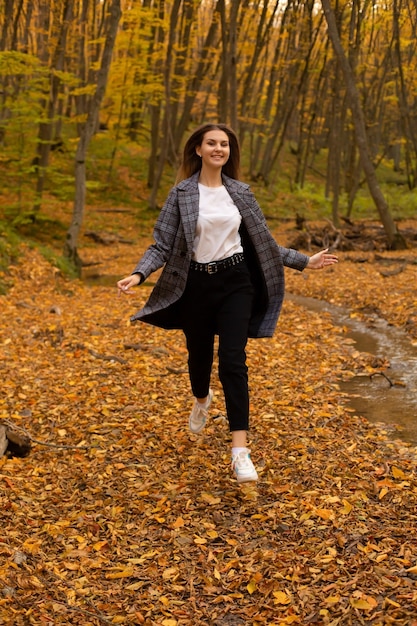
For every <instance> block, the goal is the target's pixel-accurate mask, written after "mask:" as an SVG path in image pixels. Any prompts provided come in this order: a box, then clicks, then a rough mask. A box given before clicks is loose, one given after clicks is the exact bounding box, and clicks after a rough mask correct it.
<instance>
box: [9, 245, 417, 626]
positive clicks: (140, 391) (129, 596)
mask: <svg viewBox="0 0 417 626" xmlns="http://www.w3.org/2000/svg"><path fill="white" fill-rule="evenodd" d="M117 262H118V263H119V262H120V260H119V259H118V261H117ZM25 267H31V268H33V270H32V272H31V278H30V280H28V278H27V277H26V273H25V270H24V268H23V267H22V266H17V267H16V268H15V270H14V271H15V277H18V278H19V288H18V289H17V288H15V289H13V290H12V291H11V292H10V293H9V294H8V295H7V296H6V297H3V298H1V307H2V324H1V325H0V346H1V350H2V357H3V358H2V360H1V363H0V370H1V374H2V387H1V395H0V419H3V420H6V419H7V420H10V421H13V423H14V424H15V426H16V428H22V429H25V430H26V431H27V432H29V433H30V435H31V437H32V438H33V440H35V441H36V442H37V443H33V441H32V451H31V453H30V454H29V456H27V457H26V458H8V457H3V458H2V459H0V517H1V526H0V623H2V621H3V622H4V623H6V624H7V623H13V624H16V626H20V625H22V626H23V625H24V624H28V623H31V624H45V623H51V624H54V625H55V624H74V625H75V624H79V625H82V626H89V625H93V626H96V625H100V624H145V625H148V626H153V625H163V626H176V625H178V626H186V625H189V626H194V625H195V624H210V625H211V626H217V625H221V626H227V625H228V624H230V625H247V624H250V625H254V626H257V625H261V624H268V625H274V626H275V625H281V624H301V625H303V624H308V623H316V624H332V623H333V624H350V623H352V624H354V623H358V624H359V623H366V622H372V621H373V623H395V624H398V625H399V626H401V625H404V626H405V625H407V626H408V625H409V624H410V623H412V622H411V620H412V619H413V616H415V614H416V611H417V594H416V592H415V584H416V579H417V548H416V542H415V540H414V534H413V533H414V532H415V511H416V504H417V483H416V479H415V464H416V462H415V453H414V451H413V450H412V448H411V447H410V446H408V447H407V446H402V447H400V446H398V445H397V444H395V443H394V442H392V441H389V440H387V439H386V438H385V437H383V436H382V435H381V433H380V430H379V429H378V428H377V427H375V426H372V425H370V424H368V423H367V422H366V421H365V420H364V419H362V418H360V417H359V416H356V415H355V414H353V413H352V412H351V411H349V410H348V409H347V408H346V406H345V405H344V402H343V397H342V395H341V393H340V390H339V388H338V383H337V381H338V376H340V375H341V373H342V372H343V371H346V369H347V368H349V367H352V368H353V367H354V364H355V363H357V358H358V357H355V356H352V355H354V351H353V350H352V347H351V345H350V344H349V342H344V340H343V332H342V330H340V329H336V328H334V327H333V326H332V324H331V322H330V320H329V319H328V317H326V316H318V315H315V314H313V313H311V312H306V311H304V310H303V309H301V308H299V307H297V306H294V305H290V306H289V305H284V311H283V315H282V318H281V321H280V325H279V327H278V330H277V333H276V336H275V337H274V338H273V339H272V340H268V341H250V342H249V344H248V364H249V368H250V381H251V413H252V429H251V448H252V458H253V459H254V462H255V465H256V467H257V469H258V472H259V475H260V481H259V484H258V486H254V485H250V484H248V485H242V486H240V487H239V486H238V485H237V484H236V482H235V480H234V479H233V477H232V475H231V473H230V457H229V445H230V436H229V433H228V429H227V424H225V423H224V420H221V419H219V416H221V415H224V413H225V409H224V405H223V400H222V394H221V388H220V384H219V381H218V379H217V377H216V373H215V371H214V373H213V381H212V382H213V386H214V388H215V391H216V395H215V400H214V403H213V407H214V408H213V418H214V417H216V418H217V419H213V420H209V423H208V425H207V427H206V430H205V432H204V433H203V434H202V435H201V436H200V437H195V436H193V435H190V434H189V433H188V430H187V417H188V411H189V409H190V391H189V383H188V379H187V375H186V373H185V372H186V351H185V349H184V341H183V338H182V336H181V334H180V333H176V332H165V331H160V330H158V329H154V328H151V327H147V326H145V325H140V326H134V327H129V326H128V325H127V324H126V320H127V319H128V317H129V314H130V313H131V312H132V309H134V308H135V306H139V305H140V304H141V303H142V302H143V301H144V299H145V297H146V295H147V293H148V292H149V288H147V287H143V288H142V290H138V292H137V295H135V297H134V303H132V300H127V299H117V297H116V295H115V290H114V291H113V290H112V289H110V288H109V287H100V286H96V287H86V286H85V285H83V284H82V283H80V282H76V281H75V282H66V281H64V280H62V279H60V278H59V277H58V276H57V275H56V274H55V273H54V272H53V271H52V270H51V268H50V267H49V265H48V264H46V263H45V262H44V261H42V259H41V258H40V257H39V256H38V255H36V253H35V252H34V251H28V252H27V257H26V260H25ZM326 280H327V278H325V281H326ZM335 280H336V279H335V275H333V276H332V281H333V284H334V289H335V293H337V292H338V290H339V288H340V285H339V283H337V282H336V283H335ZM384 280H387V279H386V278H385V279H384ZM346 281H347V278H346V276H345V275H344V277H343V288H345V289H346ZM353 282H354V281H353ZM3 315H4V317H3ZM3 320H6V321H7V325H5V322H4V321H3ZM132 345H135V346H140V348H138V349H134V350H133V349H131V346H132ZM97 355H101V356H105V357H108V358H100V357H97ZM116 357H117V358H116ZM355 359H356V361H355ZM42 444H45V445H42ZM46 444H47V445H46ZM60 446H62V447H60ZM7 620H9V621H7ZM10 620H12V621H10ZM384 620H385V621H384Z"/></svg>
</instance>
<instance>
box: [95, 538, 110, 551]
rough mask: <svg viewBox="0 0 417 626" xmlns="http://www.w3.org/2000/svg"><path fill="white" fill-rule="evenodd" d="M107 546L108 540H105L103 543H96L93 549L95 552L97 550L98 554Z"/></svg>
mask: <svg viewBox="0 0 417 626" xmlns="http://www.w3.org/2000/svg"><path fill="white" fill-rule="evenodd" d="M106 545H107V540H106V539H103V541H96V543H93V548H94V550H96V552H99V551H100V550H101V548H103V547H104V546H106Z"/></svg>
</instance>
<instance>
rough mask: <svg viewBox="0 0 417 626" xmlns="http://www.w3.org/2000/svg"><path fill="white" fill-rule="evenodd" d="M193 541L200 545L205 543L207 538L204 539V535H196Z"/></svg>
mask: <svg viewBox="0 0 417 626" xmlns="http://www.w3.org/2000/svg"><path fill="white" fill-rule="evenodd" d="M194 543H196V544H197V545H202V544H203V543H207V539H204V537H196V538H195V539H194Z"/></svg>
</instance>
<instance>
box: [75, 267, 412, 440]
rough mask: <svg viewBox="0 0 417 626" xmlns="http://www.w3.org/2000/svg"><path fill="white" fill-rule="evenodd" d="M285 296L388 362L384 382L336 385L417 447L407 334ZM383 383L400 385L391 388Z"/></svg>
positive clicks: (102, 278)
mask: <svg viewBox="0 0 417 626" xmlns="http://www.w3.org/2000/svg"><path fill="white" fill-rule="evenodd" d="M119 278H120V277H118V276H109V275H100V274H90V275H88V274H87V275H85V276H84V281H85V282H86V284H88V285H97V286H99V285H100V286H106V287H113V288H114V289H115V288H116V282H117V280H118V279H119ZM148 284H149V283H148ZM285 297H286V299H287V300H289V301H292V302H295V303H296V304H298V305H300V306H303V307H304V308H306V309H309V310H311V311H315V312H317V313H322V312H326V313H329V314H330V315H331V318H332V322H333V323H334V324H335V325H337V326H343V327H344V328H347V329H348V331H347V334H346V336H347V337H350V338H351V339H353V340H354V341H355V347H356V349H357V350H358V351H359V352H367V353H369V354H372V355H375V356H377V357H383V358H385V359H386V360H387V361H389V363H390V368H389V369H388V370H387V371H386V375H387V377H388V379H389V380H387V379H386V378H384V377H383V376H374V377H372V378H370V377H369V376H356V377H354V378H352V379H351V380H349V381H348V382H343V383H340V387H341V389H342V391H344V392H345V393H347V394H349V404H350V406H351V407H352V408H353V409H354V410H355V411H356V412H357V413H358V414H359V415H362V416H363V417H365V418H366V419H368V420H369V421H370V422H378V423H384V424H386V425H387V429H388V430H390V431H391V430H392V434H391V435H392V437H393V438H400V439H403V440H404V441H407V442H409V443H412V444H414V445H417V347H416V346H413V345H412V344H411V341H410V338H409V336H408V335H407V334H406V333H405V332H404V331H402V330H401V329H399V328H395V327H394V326H390V325H389V324H387V322H385V321H384V320H382V319H379V318H377V319H374V320H373V321H372V326H370V325H368V324H366V323H364V322H361V321H359V320H357V319H352V318H350V317H349V311H347V310H346V309H344V308H342V307H338V306H335V305H332V304H329V303H328V302H324V301H323V300H316V299H315V298H308V297H305V296H298V295H295V294H288V293H287V294H286V296H285ZM389 381H392V382H394V381H395V382H396V383H400V384H399V385H398V384H395V385H393V386H391V385H390V383H389Z"/></svg>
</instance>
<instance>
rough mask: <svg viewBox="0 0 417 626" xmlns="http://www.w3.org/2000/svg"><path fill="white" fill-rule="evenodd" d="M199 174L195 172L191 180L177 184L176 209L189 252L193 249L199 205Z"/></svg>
mask: <svg viewBox="0 0 417 626" xmlns="http://www.w3.org/2000/svg"><path fill="white" fill-rule="evenodd" d="M199 174H200V172H196V174H194V175H193V176H191V178H187V179H186V180H183V181H182V182H180V183H179V184H178V208H179V212H180V215H181V223H182V227H183V229H184V236H185V239H186V241H187V247H188V248H189V249H190V250H192V249H193V245H194V237H195V230H196V226H197V218H198V209H199V203H200V194H199V193H198V177H199Z"/></svg>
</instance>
